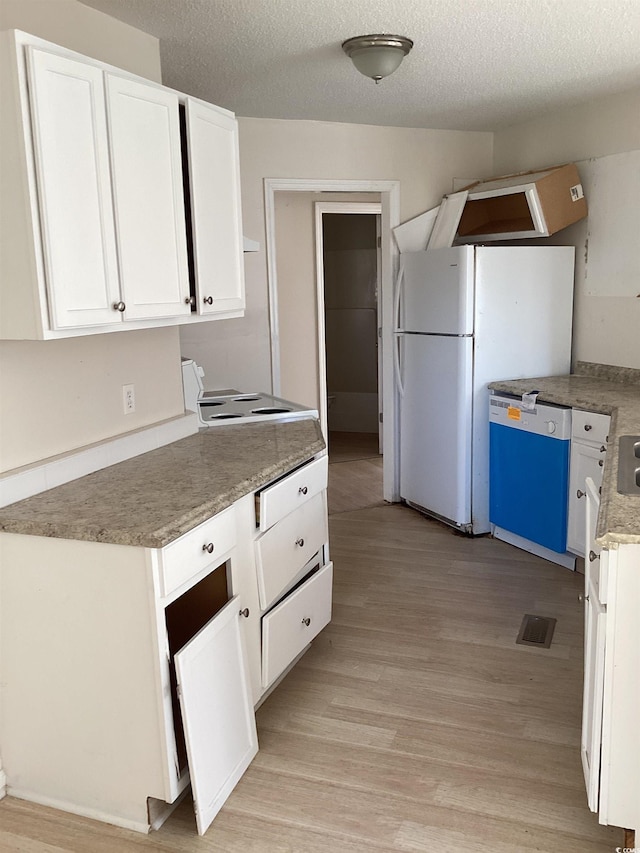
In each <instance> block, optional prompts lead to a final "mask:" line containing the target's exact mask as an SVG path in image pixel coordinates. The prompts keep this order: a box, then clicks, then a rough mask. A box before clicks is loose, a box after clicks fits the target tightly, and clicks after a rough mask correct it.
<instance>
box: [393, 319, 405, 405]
mask: <svg viewBox="0 0 640 853" xmlns="http://www.w3.org/2000/svg"><path fill="white" fill-rule="evenodd" d="M393 337H394V341H393V370H394V373H395V375H396V385H397V386H398V393H399V394H400V396H401V397H404V385H403V384H402V372H401V370H400V341H401V340H402V335H401V334H399V333H398V332H396V333H395V334H394V336H393Z"/></svg>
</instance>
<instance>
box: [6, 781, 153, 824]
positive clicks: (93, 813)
mask: <svg viewBox="0 0 640 853" xmlns="http://www.w3.org/2000/svg"><path fill="white" fill-rule="evenodd" d="M6 793H7V795H8V796H10V797H15V798H16V799H17V800H27V801H28V802H30V803H37V804H38V805H39V806H48V807H49V808H52V809H58V810H59V811H62V812H67V813H69V814H76V815H80V817H88V818H91V820H99V821H102V823H111V824H113V825H114V826H121V827H122V828H123V829H133V830H134V831H135V832H143V833H145V834H148V833H149V830H150V828H151V827H150V825H149V822H148V820H147V819H145V820H142V821H137V820H132V819H129V818H125V817H121V816H120V815H113V814H109V813H108V812H102V811H99V810H98V809H89V808H84V807H83V806H78V805H76V804H75V803H68V802H66V801H65V800H57V799H55V798H54V797H43V796H41V795H40V794H34V793H33V792H32V791H24V790H22V789H20V788H13V787H12V786H9V788H8V790H7V792H6ZM145 811H146V804H145Z"/></svg>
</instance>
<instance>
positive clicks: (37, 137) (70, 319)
mask: <svg viewBox="0 0 640 853" xmlns="http://www.w3.org/2000/svg"><path fill="white" fill-rule="evenodd" d="M27 68H28V74H29V87H30V88H29V95H30V101H31V118H32V127H33V135H34V154H35V166H36V173H37V180H38V199H39V204H40V213H41V216H40V227H41V228H42V241H43V247H44V266H45V274H46V279H47V296H48V300H49V312H50V315H51V316H50V322H51V325H52V327H53V328H54V329H66V328H73V327H79V326H94V325H102V324H105V323H117V322H119V321H120V320H121V316H120V314H118V312H117V311H114V310H113V307H112V305H113V303H114V302H117V301H118V300H119V298H120V284H119V280H118V264H117V257H116V243H115V232H114V228H113V208H112V203H111V179H110V173H109V149H108V142H107V124H106V122H107V119H106V112H105V102H104V89H103V78H102V71H101V70H100V69H99V68H94V67H93V66H91V65H86V64H85V63H82V62H76V61H74V60H72V59H67V58H66V57H62V56H56V55H55V54H50V53H46V52H45V51H41V50H36V49H34V48H32V47H29V48H27Z"/></svg>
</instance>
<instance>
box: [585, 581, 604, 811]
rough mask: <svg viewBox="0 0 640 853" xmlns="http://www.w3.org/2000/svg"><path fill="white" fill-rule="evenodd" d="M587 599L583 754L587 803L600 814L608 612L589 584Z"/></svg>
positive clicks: (592, 586)
mask: <svg viewBox="0 0 640 853" xmlns="http://www.w3.org/2000/svg"><path fill="white" fill-rule="evenodd" d="M586 589H587V595H586V596H585V662H584V663H585V666H584V688H583V689H584V692H583V700H582V740H581V748H580V753H581V757H582V769H583V772H584V779H585V783H586V786H587V801H588V803H589V808H590V809H591V811H592V812H597V811H598V803H599V794H600V753H601V749H600V747H601V742H602V706H603V697H604V652H605V622H606V618H607V617H606V610H605V608H604V606H603V605H602V603H601V602H600V601H599V599H598V595H597V593H596V590H595V587H594V585H593V584H589V585H588V586H587V587H586Z"/></svg>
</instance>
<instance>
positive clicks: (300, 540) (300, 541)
mask: <svg viewBox="0 0 640 853" xmlns="http://www.w3.org/2000/svg"><path fill="white" fill-rule="evenodd" d="M296 545H299V546H300V547H301V548H302V547H303V546H304V539H303V538H302V536H301V537H300V538H299V539H296Z"/></svg>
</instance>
